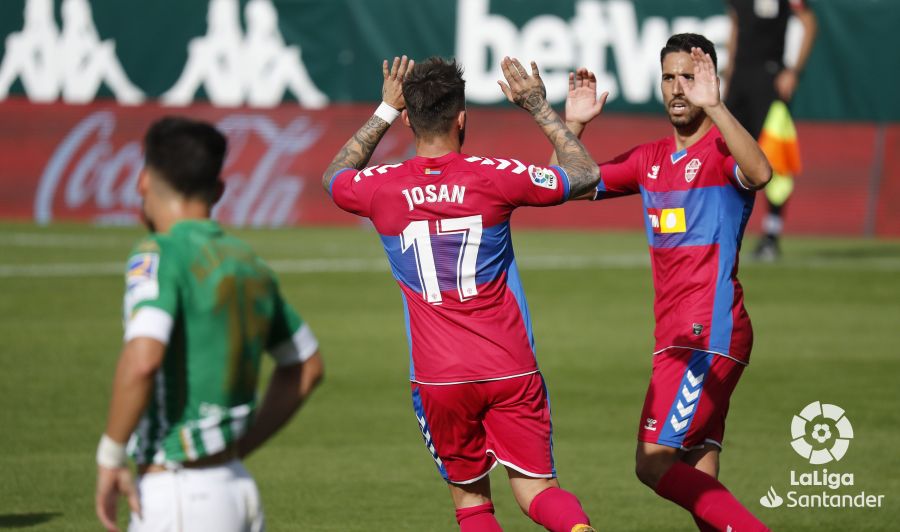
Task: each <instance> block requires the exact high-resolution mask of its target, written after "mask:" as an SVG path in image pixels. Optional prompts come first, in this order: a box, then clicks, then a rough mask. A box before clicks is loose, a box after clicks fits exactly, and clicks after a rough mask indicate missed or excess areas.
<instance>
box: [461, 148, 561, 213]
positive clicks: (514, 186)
mask: <svg viewBox="0 0 900 532" xmlns="http://www.w3.org/2000/svg"><path fill="white" fill-rule="evenodd" d="M464 160H465V161H466V162H467V163H469V164H471V165H472V167H473V169H475V168H477V169H478V170H477V171H479V172H480V173H483V174H484V175H486V176H489V178H490V180H491V182H492V183H493V184H494V186H496V187H497V189H498V190H500V192H501V194H503V197H504V198H506V200H507V201H508V202H509V204H510V205H511V206H513V207H519V206H523V205H531V206H535V207H543V206H547V205H558V204H560V203H562V202H564V201H566V200H567V199H569V176H567V175H566V171H565V170H563V169H562V168H560V167H559V166H548V167H542V166H535V165H533V164H532V165H527V166H526V165H525V164H524V163H522V162H520V161H518V160H516V159H500V158H493V159H488V158H485V157H468V158H467V159H464Z"/></svg>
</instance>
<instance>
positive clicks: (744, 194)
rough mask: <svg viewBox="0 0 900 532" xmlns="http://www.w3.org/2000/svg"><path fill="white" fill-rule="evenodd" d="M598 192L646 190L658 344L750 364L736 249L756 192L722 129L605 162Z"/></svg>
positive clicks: (605, 194) (749, 334) (615, 193)
mask: <svg viewBox="0 0 900 532" xmlns="http://www.w3.org/2000/svg"><path fill="white" fill-rule="evenodd" d="M600 174H601V176H602V178H601V181H600V184H599V185H598V186H597V192H596V195H595V199H603V198H609V197H616V196H623V195H626V194H638V193H640V195H641V199H642V200H643V207H644V208H643V210H644V213H643V215H644V225H645V228H646V231H647V240H648V241H649V243H650V257H651V262H652V266H653V286H654V289H655V292H656V297H655V301H654V313H655V315H656V347H655V351H656V352H657V353H658V352H660V351H662V350H665V349H667V348H670V347H687V348H691V349H698V350H703V351H709V352H712V353H717V354H720V355H725V356H728V357H731V358H733V359H735V360H737V361H739V362H743V363H747V362H748V361H749V358H750V349H751V347H752V345H753V329H752V327H751V325H750V317H749V316H748V315H747V310H746V309H745V308H744V294H743V289H742V288H741V283H740V282H738V279H737V272H738V252H739V250H740V247H741V239H742V238H743V235H744V228H745V226H746V225H747V220H748V219H749V218H750V212H751V211H752V209H753V201H754V198H755V194H754V193H753V191H750V190H748V189H747V188H746V187H744V185H743V184H742V183H741V182H740V180H739V179H738V177H737V164H736V163H735V161H734V157H732V156H731V153H730V152H729V151H728V147H727V146H726V145H725V141H724V140H723V139H722V136H721V134H720V133H719V130H718V129H717V128H716V127H715V126H713V128H712V129H711V130H710V131H709V132H708V133H707V134H706V135H705V136H704V137H703V138H702V139H701V140H700V141H698V142H697V143H695V144H694V145H693V146H691V147H689V148H687V149H684V150H681V151H677V150H676V147H675V140H674V138H672V137H667V138H665V139H662V140H658V141H656V142H651V143H648V144H642V145H640V146H638V147H636V148H634V149H632V150H631V151H628V152H626V153H624V154H622V155H620V156H619V157H616V158H615V159H613V160H611V161H609V162H607V163H604V164H602V165H600Z"/></svg>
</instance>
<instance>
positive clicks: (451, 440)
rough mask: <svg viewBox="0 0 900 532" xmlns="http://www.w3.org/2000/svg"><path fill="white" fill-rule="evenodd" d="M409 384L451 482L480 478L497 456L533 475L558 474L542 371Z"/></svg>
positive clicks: (443, 473)
mask: <svg viewBox="0 0 900 532" xmlns="http://www.w3.org/2000/svg"><path fill="white" fill-rule="evenodd" d="M410 384H411V385H412V398H413V407H414V408H415V411H416V418H417V419H418V421H419V428H420V429H421V430H422V436H423V437H424V438H425V446H426V447H427V448H428V450H429V451H430V452H431V456H432V458H434V461H435V463H436V464H437V467H438V471H440V473H441V476H443V477H444V480H446V481H447V482H452V483H454V484H469V483H472V482H475V481H476V480H480V479H481V478H482V477H484V476H485V475H487V474H488V473H489V472H490V471H491V469H493V468H494V466H495V465H497V462H500V463H501V464H503V465H505V466H507V467H509V468H512V469H515V470H516V471H519V472H520V473H523V474H525V475H528V476H530V477H540V478H554V477H556V470H555V469H554V466H553V443H552V433H553V430H552V426H551V423H550V403H549V400H548V398H547V389H546V387H545V386H544V379H543V377H541V374H540V373H532V374H530V375H524V376H521V377H513V378H509V379H502V380H495V381H482V382H469V383H463V384H449V385H434V384H419V383H416V382H413V383H410Z"/></svg>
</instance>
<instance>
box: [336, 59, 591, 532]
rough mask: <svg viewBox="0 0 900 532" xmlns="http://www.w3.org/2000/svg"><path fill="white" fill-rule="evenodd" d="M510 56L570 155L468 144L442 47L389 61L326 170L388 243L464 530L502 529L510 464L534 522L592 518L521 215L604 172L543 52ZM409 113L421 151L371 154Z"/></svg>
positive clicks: (525, 98)
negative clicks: (567, 461)
mask: <svg viewBox="0 0 900 532" xmlns="http://www.w3.org/2000/svg"><path fill="white" fill-rule="evenodd" d="M502 67H503V73H504V77H505V78H506V83H503V82H499V83H500V86H501V89H502V90H503V92H504V94H506V96H507V98H508V99H509V100H510V101H511V102H514V103H515V104H516V105H518V106H520V107H522V108H523V109H525V110H526V111H528V112H529V113H531V115H532V116H533V117H534V119H535V121H536V122H537V123H538V125H539V126H540V128H541V130H542V131H543V132H544V134H545V135H547V137H548V138H549V139H550V141H551V143H552V144H553V146H554V147H555V149H556V151H557V152H558V154H559V166H552V167H549V168H541V167H536V166H533V165H525V164H524V163H522V162H520V161H518V160H516V159H511V158H499V157H484V156H470V155H465V154H462V153H460V150H461V147H462V143H463V136H464V132H465V126H466V109H465V81H464V80H463V77H462V71H461V69H460V67H459V66H458V65H457V64H456V62H455V61H449V62H448V61H445V60H442V59H440V58H432V59H429V60H428V61H427V62H425V63H424V64H420V65H416V66H415V68H412V62H411V61H410V62H407V59H406V57H405V56H404V57H403V58H402V60H401V59H397V58H395V59H394V63H393V66H392V67H391V68H390V70H389V69H388V63H387V61H385V63H384V66H383V70H384V88H383V90H382V97H383V100H384V102H383V103H382V104H381V106H380V107H379V108H378V110H377V111H376V112H375V114H374V116H372V117H371V118H369V120H368V121H367V122H366V124H365V125H364V126H363V127H362V128H361V129H360V130H359V131H358V132H357V133H356V134H355V135H354V136H353V137H352V138H351V139H350V140H349V141H348V142H347V143H346V144H345V145H344V147H343V149H341V151H340V152H339V153H338V154H337V155H336V156H335V158H334V160H333V161H332V163H331V165H330V166H329V167H328V169H327V170H326V171H325V174H324V175H323V178H322V184H323V186H324V187H325V188H326V190H328V192H329V194H330V195H331V197H332V199H333V200H334V202H335V203H336V204H337V205H338V206H339V207H340V208H342V209H344V210H346V211H349V212H352V213H354V214H357V215H359V216H364V217H366V218H369V219H370V220H371V221H372V223H373V224H374V226H375V229H376V231H377V232H378V234H379V237H380V238H381V242H382V244H383V245H384V249H385V252H386V254H387V257H388V261H389V262H390V265H391V270H392V272H393V274H394V277H395V278H396V280H397V284H398V285H399V286H400V291H401V294H402V297H403V307H404V314H405V317H406V332H407V337H408V340H409V347H410V381H411V389H412V399H413V407H414V409H415V415H416V418H417V420H418V424H419V427H420V429H421V431H422V435H423V437H424V439H425V446H426V447H427V448H428V450H429V451H430V453H431V455H432V457H433V458H434V461H435V463H436V465H437V468H438V470H439V472H440V474H441V475H442V476H443V478H444V479H445V480H446V481H447V483H448V484H449V486H450V493H451V496H452V498H453V503H454V505H455V507H456V519H457V522H458V523H459V527H460V530H462V531H465V532H470V531H495V530H500V525H499V524H498V522H497V520H496V519H495V517H494V507H493V504H492V502H491V486H490V478H489V476H488V473H489V472H490V471H491V469H493V468H494V467H495V466H496V465H497V464H498V463H500V464H502V465H504V466H505V467H506V469H507V473H508V476H509V481H510V484H511V486H512V491H513V494H514V495H515V498H516V501H517V502H518V503H519V506H520V507H521V508H522V511H523V512H525V513H526V514H527V515H528V516H530V517H531V518H532V519H533V520H534V521H535V522H537V523H539V524H541V525H543V526H544V527H546V528H547V529H549V530H554V531H565V532H570V531H588V530H593V528H591V527H590V521H589V519H588V516H587V515H586V514H585V512H584V510H583V509H582V507H581V503H580V502H579V501H578V499H577V498H576V497H575V496H574V495H572V494H571V493H569V492H568V491H565V490H563V489H561V488H560V487H559V483H558V481H557V479H556V470H555V468H554V462H553V445H552V426H551V422H550V405H549V402H548V397H547V390H546V387H545V384H544V380H543V378H542V377H541V374H540V372H539V370H538V366H537V362H536V360H535V354H534V338H533V336H532V330H531V322H530V319H529V313H528V305H527V303H526V301H525V294H524V292H523V290H522V283H521V280H520V277H519V272H518V269H517V267H516V260H515V256H514V254H513V248H512V240H511V237H510V225H509V218H510V215H511V214H512V211H513V210H514V209H515V208H516V207H519V206H521V205H535V206H543V205H556V204H559V203H562V202H564V201H566V200H567V199H568V198H569V197H577V196H581V195H584V194H586V193H590V191H592V190H593V189H594V188H595V187H596V185H597V183H598V178H599V174H598V170H597V165H596V164H595V163H594V162H593V160H592V159H591V157H590V155H589V154H588V153H587V151H586V150H585V149H584V146H583V145H582V144H581V142H580V141H579V140H578V139H577V138H576V137H575V135H574V134H572V132H571V131H569V130H568V129H567V128H566V126H565V124H564V123H563V122H562V120H561V119H560V118H559V116H558V115H557V114H556V113H555V112H554V111H553V109H551V108H550V105H549V104H548V103H547V100H546V93H545V90H544V84H543V82H542V81H541V78H540V74H539V72H538V69H537V66H536V65H535V64H534V63H532V64H531V73H530V74H529V73H528V72H527V71H526V70H525V68H524V67H523V66H522V65H521V64H520V63H519V62H518V61H517V60H515V59H509V58H505V59H504V60H503V62H502ZM404 107H406V109H405V110H403V111H402V114H401V113H400V110H402V109H404ZM398 115H399V116H402V120H403V122H404V124H406V125H407V126H410V127H411V128H412V130H413V134H414V135H415V142H416V156H415V157H413V158H412V159H409V160H407V161H403V162H401V163H398V164H387V165H377V166H370V167H368V168H366V164H367V161H368V160H369V158H370V157H371V155H372V152H373V151H374V150H375V146H376V145H377V144H378V141H379V140H380V139H381V137H382V135H384V133H385V132H386V131H387V130H388V128H389V127H390V123H391V121H392V120H393V119H394V118H397V117H398Z"/></svg>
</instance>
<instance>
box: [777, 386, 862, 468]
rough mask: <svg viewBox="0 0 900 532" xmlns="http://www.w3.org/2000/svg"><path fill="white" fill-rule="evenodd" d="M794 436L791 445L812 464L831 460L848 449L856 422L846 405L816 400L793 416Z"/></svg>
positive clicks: (792, 429) (836, 459) (792, 432)
mask: <svg viewBox="0 0 900 532" xmlns="http://www.w3.org/2000/svg"><path fill="white" fill-rule="evenodd" d="M791 438H792V441H791V447H793V448H794V450H795V451H797V454H799V455H800V456H802V457H803V458H806V459H807V460H809V463H810V464H814V465H820V464H827V463H828V462H831V461H832V460H834V461H839V460H840V459H841V458H843V457H844V455H845V454H846V453H847V449H848V448H849V447H850V440H851V439H853V425H851V424H850V420H849V419H847V416H846V415H845V414H844V409H843V408H841V407H839V406H837V405H832V404H827V403H826V404H822V403H820V402H819V401H815V402H813V403H810V404H808V405H806V406H805V407H804V408H803V410H801V411H800V413H799V414H798V415H796V416H794V419H793V420H791Z"/></svg>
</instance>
